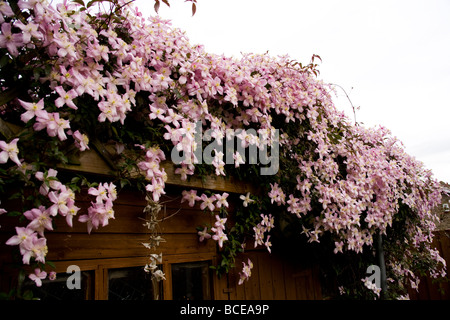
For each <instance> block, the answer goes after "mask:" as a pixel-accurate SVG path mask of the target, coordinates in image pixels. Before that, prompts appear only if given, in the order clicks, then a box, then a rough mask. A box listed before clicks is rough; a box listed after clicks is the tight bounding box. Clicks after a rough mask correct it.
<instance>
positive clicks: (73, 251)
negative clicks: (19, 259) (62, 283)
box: [47, 233, 215, 261]
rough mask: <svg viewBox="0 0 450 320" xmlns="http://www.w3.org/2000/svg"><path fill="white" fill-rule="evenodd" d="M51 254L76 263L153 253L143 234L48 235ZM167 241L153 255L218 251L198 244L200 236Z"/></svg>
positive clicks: (207, 244) (174, 237)
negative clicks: (82, 260) (147, 246)
mask: <svg viewBox="0 0 450 320" xmlns="http://www.w3.org/2000/svg"><path fill="white" fill-rule="evenodd" d="M47 239H48V247H49V252H48V256H47V259H48V260H50V261H53V260H55V261H57V260H75V259H99V258H121V257H139V256H146V255H148V254H149V253H151V251H150V250H148V249H146V248H145V247H144V246H143V245H142V242H147V240H148V237H147V236H146V235H143V234H127V235H122V234H104V233H98V234H91V235H88V234H59V233H53V234H48V235H47ZM165 239H166V242H162V243H161V244H160V246H159V247H158V248H157V249H156V250H154V253H160V252H162V253H163V255H164V254H185V253H200V252H203V253H205V252H215V243H213V242H211V241H209V242H203V243H199V241H198V237H197V235H193V234H167V235H165Z"/></svg>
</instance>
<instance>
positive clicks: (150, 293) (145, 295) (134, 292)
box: [108, 267, 160, 301]
mask: <svg viewBox="0 0 450 320" xmlns="http://www.w3.org/2000/svg"><path fill="white" fill-rule="evenodd" d="M151 278H152V276H151V274H149V273H147V272H145V271H144V269H143V268H142V267H131V268H120V269H109V270H108V299H109V300H139V301H143V300H157V299H159V297H160V290H159V284H158V282H156V281H155V283H153V281H152V279H151ZM153 286H156V288H155V289H154V288H153Z"/></svg>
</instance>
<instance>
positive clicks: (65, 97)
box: [55, 86, 78, 110]
mask: <svg viewBox="0 0 450 320" xmlns="http://www.w3.org/2000/svg"><path fill="white" fill-rule="evenodd" d="M55 90H56V92H58V94H59V98H58V99H56V100H55V106H56V107H58V108H61V107H62V106H63V105H67V106H68V107H69V108H72V109H74V110H77V109H78V107H77V106H76V105H75V103H73V101H72V100H73V99H75V98H76V97H77V96H78V93H77V92H76V91H75V90H74V89H71V90H69V91H67V92H66V91H65V90H64V89H63V87H61V86H58V87H56V88H55Z"/></svg>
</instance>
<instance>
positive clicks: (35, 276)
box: [28, 268, 47, 287]
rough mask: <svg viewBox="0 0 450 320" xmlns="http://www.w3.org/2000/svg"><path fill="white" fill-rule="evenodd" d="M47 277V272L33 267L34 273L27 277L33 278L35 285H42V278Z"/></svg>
mask: <svg viewBox="0 0 450 320" xmlns="http://www.w3.org/2000/svg"><path fill="white" fill-rule="evenodd" d="M46 277H47V272H45V271H41V269H39V268H37V269H34V273H32V274H30V275H29V276H28V278H30V279H31V280H33V281H34V282H35V283H36V286H37V287H40V286H42V280H44V279H45V278H46Z"/></svg>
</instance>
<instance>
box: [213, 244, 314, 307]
mask: <svg viewBox="0 0 450 320" xmlns="http://www.w3.org/2000/svg"><path fill="white" fill-rule="evenodd" d="M248 259H250V260H251V261H252V262H253V269H252V275H251V277H250V278H249V279H248V280H247V281H244V283H242V284H241V285H239V284H238V282H239V272H240V271H241V269H242V262H245V263H247V261H248ZM218 287H219V289H218V290H217V291H218V293H220V296H219V297H218V298H219V299H221V300H320V299H322V292H321V283H320V280H319V275H318V271H317V269H316V268H314V267H305V266H303V265H300V264H298V263H294V262H293V261H292V260H290V259H287V258H286V257H283V256H278V255H277V254H274V253H269V252H267V251H265V250H251V251H248V252H245V253H243V254H240V255H239V256H238V257H237V259H236V268H235V269H233V270H231V271H230V273H229V274H227V275H224V276H223V277H221V278H220V280H219V281H218Z"/></svg>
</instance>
